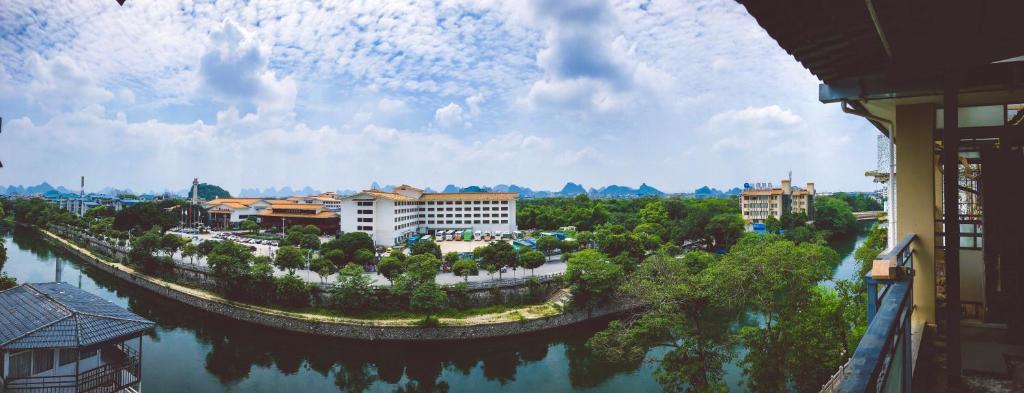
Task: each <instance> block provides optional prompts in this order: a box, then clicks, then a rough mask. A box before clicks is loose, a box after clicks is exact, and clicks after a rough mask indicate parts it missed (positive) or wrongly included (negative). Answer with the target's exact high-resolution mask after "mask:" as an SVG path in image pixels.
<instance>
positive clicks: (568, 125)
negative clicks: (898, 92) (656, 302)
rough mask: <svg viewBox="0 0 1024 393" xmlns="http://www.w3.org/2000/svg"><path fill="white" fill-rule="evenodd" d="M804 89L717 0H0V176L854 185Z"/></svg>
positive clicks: (135, 184)
mask: <svg viewBox="0 0 1024 393" xmlns="http://www.w3.org/2000/svg"><path fill="white" fill-rule="evenodd" d="M819 83H820V82H819V81H818V80H817V78H816V77H814V76H813V75H812V74H810V73H809V72H808V71H807V70H806V69H804V68H803V67H802V66H801V65H800V64H799V63H798V62H796V61H795V60H794V59H793V57H792V56H790V55H788V54H787V53H786V52H785V51H783V50H782V49H781V48H779V46H778V44H777V43H776V42H775V41H774V40H773V39H771V37H769V36H768V34H767V33H766V32H765V31H764V30H763V29H762V28H761V27H760V26H759V25H758V24H757V22H756V21H755V20H754V19H753V18H752V17H751V16H750V15H749V14H748V13H747V12H746V10H745V9H744V8H743V7H742V6H741V5H739V4H737V3H735V2H733V1H718V0H709V1H682V0H666V1H659V0H650V1H633V0H625V1H622V0H579V1H562V0H537V1H532V0H529V1H491V0H465V1H460V0H441V1H435V2H427V1H413V2H392V1H366V2H325V3H311V2H291V1H262V0H252V1H237V2H236V1H218V2H214V3H211V2H203V1H192V0H179V1H143V0H127V1H126V2H125V4H124V6H118V5H117V3H116V2H115V1H114V0H75V1H61V2H39V1H31V0H5V1H4V5H3V6H2V7H0V116H2V117H3V133H2V134H0V161H2V162H3V164H4V167H3V168H2V169H0V185H12V184H24V185H30V184H38V183H40V182H42V181H48V182H50V184H53V185H55V186H56V185H65V186H67V187H69V188H72V189H77V183H78V178H79V176H85V177H86V181H87V186H86V188H87V190H95V189H100V188H102V187H105V186H113V187H118V188H131V189H133V190H136V191H140V190H156V191H161V190H180V189H184V188H187V187H188V186H189V184H190V183H191V181H192V179H193V178H196V177H198V178H199V180H200V181H201V182H208V183H212V184H217V185H220V186H222V187H224V188H225V189H227V190H228V191H231V192H232V193H237V192H238V191H239V190H240V189H241V188H260V189H263V188H266V187H278V188H280V187H283V186H290V187H293V188H300V187H303V186H311V187H313V188H316V189H321V190H337V189H364V188H367V187H368V186H369V185H370V183H371V182H374V181H376V182H379V183H380V184H402V183H407V184H411V185H416V186H421V187H426V186H429V187H432V188H435V189H440V188H442V187H443V186H444V185H446V184H456V185H462V186H468V185H495V184H518V185H521V186H527V187H531V188H534V189H552V190H558V189H560V188H561V187H562V185H564V184H565V183H566V182H568V181H572V182H576V183H581V184H583V185H584V186H586V187H600V186H604V185H609V184H620V185H627V186H633V187H636V186H638V185H639V184H640V183H642V182H645V183H647V184H649V185H651V186H654V187H657V188H659V189H661V190H663V191H666V192H689V191H692V190H693V189H695V188H697V187H700V186H703V185H710V186H712V187H717V188H731V187H735V186H739V185H741V184H742V183H744V182H774V183H778V182H779V180H780V179H782V178H784V177H786V176H787V172H788V171H790V170H791V171H792V172H793V181H794V183H795V184H803V183H804V182H807V181H813V182H815V184H816V188H817V189H818V190H820V191H839V190H848V191H868V190H873V189H874V188H875V187H874V186H873V185H872V183H871V181H870V180H869V179H868V178H866V177H865V176H864V171H865V170H868V169H872V168H873V167H875V166H876V164H875V161H876V159H875V138H876V135H877V131H875V130H874V129H873V128H872V127H871V126H870V125H869V124H868V123H867V122H866V121H864V120H863V119H860V118H857V117H853V116H850V115H846V114H843V113H842V111H841V109H840V107H839V106H838V105H836V104H833V105H824V104H821V103H820V102H818V101H817V87H818V84H819Z"/></svg>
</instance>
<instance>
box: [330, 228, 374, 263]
mask: <svg viewBox="0 0 1024 393" xmlns="http://www.w3.org/2000/svg"><path fill="white" fill-rule="evenodd" d="M358 250H367V251H369V252H370V253H371V256H372V255H373V251H374V247H373V239H371V238H370V235H367V234H366V233H363V232H350V233H346V234H343V235H341V236H338V237H337V238H336V239H331V240H330V241H328V242H326V243H324V244H323V245H322V246H321V247H320V253H321V254H322V255H323V256H324V257H326V258H327V259H330V260H331V262H334V264H335V265H337V266H338V267H339V268H341V267H344V266H345V265H347V264H348V263H350V262H353V260H354V258H355V254H356V251H358Z"/></svg>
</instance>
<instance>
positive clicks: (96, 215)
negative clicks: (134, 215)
mask: <svg viewBox="0 0 1024 393" xmlns="http://www.w3.org/2000/svg"><path fill="white" fill-rule="evenodd" d="M116 214H117V211H115V210H114V208H112V207H110V206H94V207H91V208H89V210H86V211H85V218H92V219H100V218H107V217H110V218H113V217H114V216H115V215H116Z"/></svg>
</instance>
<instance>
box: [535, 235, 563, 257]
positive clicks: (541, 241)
mask: <svg viewBox="0 0 1024 393" xmlns="http://www.w3.org/2000/svg"><path fill="white" fill-rule="evenodd" d="M561 245H562V241H561V240H558V238H557V237H554V236H551V235H543V236H541V237H538V238H537V249H538V250H540V251H541V252H543V253H544V255H551V253H553V252H554V251H555V250H556V249H558V248H559V247H561Z"/></svg>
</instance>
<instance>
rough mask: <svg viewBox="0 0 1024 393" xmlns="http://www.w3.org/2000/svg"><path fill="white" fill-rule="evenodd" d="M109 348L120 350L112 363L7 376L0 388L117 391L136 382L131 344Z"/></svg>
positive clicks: (39, 392)
mask: <svg viewBox="0 0 1024 393" xmlns="http://www.w3.org/2000/svg"><path fill="white" fill-rule="evenodd" d="M113 348H116V349H118V350H120V351H121V353H120V354H121V356H120V358H121V359H120V361H118V362H116V363H105V364H103V365H102V366H100V367H97V368H94V369H91V370H88V371H84V372H82V373H79V374H77V375H74V374H73V375H58V376H45V377H24V378H11V379H10V380H8V381H7V384H6V385H4V386H0V392H3V393H8V392H10V393H15V392H18V393H20V392H31V393H77V392H120V391H122V390H124V389H125V388H127V387H131V386H133V385H135V384H137V383H138V382H139V376H140V375H141V371H142V369H141V366H142V363H141V361H140V360H141V358H140V357H139V356H138V352H136V351H135V350H133V349H132V348H131V347H128V346H127V345H118V346H116V347H113Z"/></svg>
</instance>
